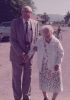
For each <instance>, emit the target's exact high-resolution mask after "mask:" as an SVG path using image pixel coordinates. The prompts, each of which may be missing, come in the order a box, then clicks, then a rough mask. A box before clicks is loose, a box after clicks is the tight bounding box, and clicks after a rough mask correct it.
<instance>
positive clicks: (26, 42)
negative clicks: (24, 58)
mask: <svg viewBox="0 0 70 100" xmlns="http://www.w3.org/2000/svg"><path fill="white" fill-rule="evenodd" d="M25 24H26V25H25V26H26V27H25V31H26V33H25V44H26V53H28V51H29V50H30V42H29V39H28V22H25Z"/></svg>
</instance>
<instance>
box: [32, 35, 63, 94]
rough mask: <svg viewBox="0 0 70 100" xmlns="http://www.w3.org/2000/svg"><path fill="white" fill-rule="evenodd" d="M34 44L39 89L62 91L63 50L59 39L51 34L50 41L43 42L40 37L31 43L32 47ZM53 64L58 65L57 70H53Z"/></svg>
mask: <svg viewBox="0 0 70 100" xmlns="http://www.w3.org/2000/svg"><path fill="white" fill-rule="evenodd" d="M34 46H37V61H38V62H37V65H38V68H39V85H40V89H41V90H42V91H48V92H60V91H62V90H63V85H62V73H61V62H62V59H63V55H64V50H63V47H62V45H61V43H60V41H59V40H58V39H57V38H56V37H55V36H54V35H52V39H51V41H50V43H47V42H45V40H44V38H43V37H41V38H39V39H38V40H37V42H36V43H35V44H33V46H32V48H33V47H34ZM31 53H32V50H31ZM55 65H59V70H58V71H55V70H54V66H55Z"/></svg>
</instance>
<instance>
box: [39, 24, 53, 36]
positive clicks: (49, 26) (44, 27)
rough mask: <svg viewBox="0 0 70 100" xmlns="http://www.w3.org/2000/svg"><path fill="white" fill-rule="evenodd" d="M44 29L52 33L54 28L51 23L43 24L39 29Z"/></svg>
mask: <svg viewBox="0 0 70 100" xmlns="http://www.w3.org/2000/svg"><path fill="white" fill-rule="evenodd" d="M45 29H47V30H49V31H50V32H51V33H52V34H53V32H54V29H53V27H52V26H51V25H43V26H42V28H41V31H44V30H45Z"/></svg>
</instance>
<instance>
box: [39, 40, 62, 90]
mask: <svg viewBox="0 0 70 100" xmlns="http://www.w3.org/2000/svg"><path fill="white" fill-rule="evenodd" d="M44 49H45V54H44V56H43V60H42V69H41V72H40V73H39V84H40V89H41V90H42V91H48V92H60V91H62V90H63V87H62V78H61V75H60V71H59V70H58V71H55V70H54V71H52V70H50V69H49V66H47V62H48V53H47V45H46V43H45V42H44Z"/></svg>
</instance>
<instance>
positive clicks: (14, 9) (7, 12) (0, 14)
mask: <svg viewBox="0 0 70 100" xmlns="http://www.w3.org/2000/svg"><path fill="white" fill-rule="evenodd" d="M22 5H29V6H31V7H32V8H33V9H34V8H35V7H34V2H33V1H32V0H0V22H2V21H10V20H12V19H13V18H16V17H18V16H20V10H21V7H22Z"/></svg>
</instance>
